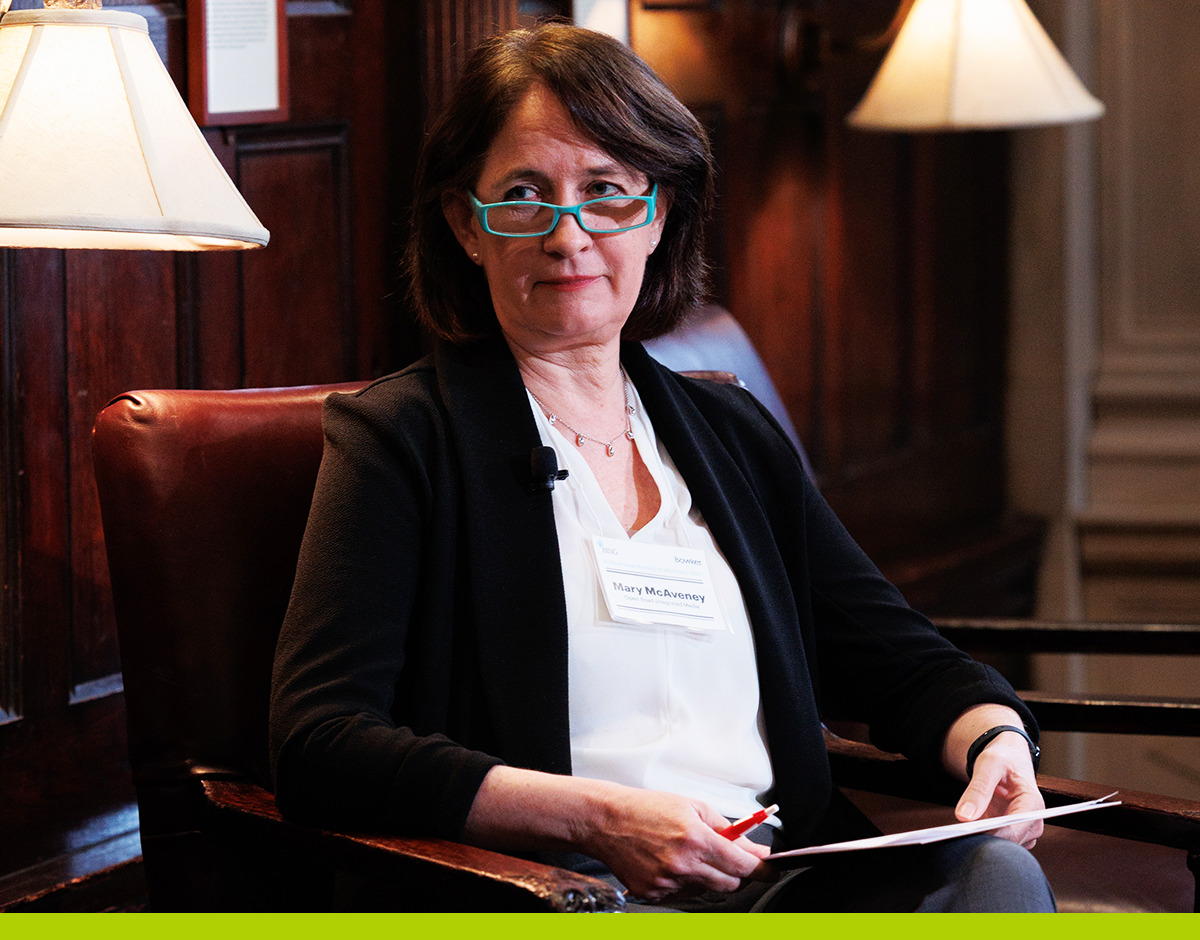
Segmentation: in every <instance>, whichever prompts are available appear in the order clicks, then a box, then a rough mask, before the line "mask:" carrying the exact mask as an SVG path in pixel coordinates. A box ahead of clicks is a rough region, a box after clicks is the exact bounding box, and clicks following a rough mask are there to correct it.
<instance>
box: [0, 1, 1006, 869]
mask: <svg viewBox="0 0 1200 940" xmlns="http://www.w3.org/2000/svg"><path fill="white" fill-rule="evenodd" d="M141 6H142V8H143V9H144V10H145V12H146V14H147V16H148V17H149V18H151V19H152V21H153V25H154V30H153V33H154V34H155V35H157V36H158V38H159V45H160V52H161V53H162V54H163V55H164V58H165V60H166V62H167V65H168V68H169V70H170V72H171V73H172V75H173V76H174V77H175V78H176V81H177V83H179V84H180V86H181V87H182V86H183V82H184V80H185V76H186V74H187V69H186V63H185V62H184V61H183V59H182V57H183V55H184V50H185V48H186V43H185V42H184V41H183V38H184V29H185V27H186V22H185V18H184V13H183V9H182V7H183V5H182V4H180V3H167V2H146V3H143V4H141ZM287 6H288V39H289V44H290V62H289V68H290V76H291V102H290V105H291V108H290V114H291V119H290V121H289V122H287V123H285V124H280V125H270V126H248V127H232V128H220V127H218V128H209V129H207V131H206V135H207V137H208V139H209V141H210V143H211V144H212V146H213V147H214V150H215V151H216V152H217V154H218V156H219V157H220V159H221V160H222V161H223V163H224V165H225V166H226V168H227V169H228V170H229V172H230V174H231V175H232V176H233V178H234V180H235V181H236V182H237V183H238V184H239V186H240V187H241V189H242V192H243V193H244V195H245V196H246V199H247V201H248V202H249V204H250V205H251V206H252V207H253V208H254V210H255V211H256V212H257V213H258V215H259V217H260V218H261V219H262V221H263V223H264V224H265V225H266V226H267V228H268V229H269V230H270V231H271V244H270V246H269V247H268V248H267V249H266V250H263V251H257V252H244V253H237V254H225V253H217V254H204V255H182V254H181V255H171V254H156V253H147V252H133V253H120V252H112V253H103V252H83V251H79V252H69V253H68V252H62V251H49V250H25V251H19V252H18V251H13V250H5V251H0V343H2V344H3V357H2V359H0V402H2V408H0V455H2V456H0V495H2V497H3V505H4V508H5V511H4V514H3V515H2V516H0V520H2V522H0V524H2V526H3V551H4V558H3V561H4V570H5V582H4V583H5V590H4V594H3V607H2V608H0V800H2V801H3V804H4V806H5V817H6V818H5V823H4V838H2V839H0V876H2V875H3V874H4V872H7V871H12V870H14V869H16V868H22V867H27V866H30V865H32V864H34V863H36V862H39V861H41V860H43V859H46V858H49V857H51V856H53V855H54V854H56V853H58V852H61V851H63V850H64V848H65V845H66V843H65V842H64V838H65V836H64V833H66V832H67V831H69V830H70V829H71V828H72V827H76V828H78V827H80V826H84V825H85V824H86V823H87V822H88V820H89V819H93V818H96V817H97V814H103V813H104V812H105V811H108V810H112V809H114V808H118V807H121V806H124V805H127V804H128V803H129V802H130V801H131V800H132V788H131V785H130V781H129V778H128V770H127V768H126V767H125V766H124V764H125V753H124V741H123V728H124V715H123V702H122V695H121V693H120V674H119V658H118V650H117V648H116V641H115V630H114V626H113V619H112V611H111V602H110V600H109V596H108V584H107V567H106V564H105V558H104V548H103V540H102V534H101V528H100V520H99V513H98V509H97V504H96V497H95V490H94V483H93V480H92V470H91V458H90V450H89V433H90V428H91V424H92V420H93V418H94V416H95V413H96V412H97V411H98V410H99V408H100V407H102V406H103V404H104V403H105V401H107V400H108V399H109V398H110V397H111V396H113V395H115V394H117V393H119V392H122V391H125V390H127V389H131V388H138V387H154V386H159V387H161V386H179V387H214V388H215V387H238V386H261V385H280V384H302V383H317V382H330V381H337V380H342V379H350V378H358V377H368V376H372V375H378V374H382V373H384V372H387V371H390V370H392V369H394V368H398V367H399V366H401V365H403V364H405V363H406V362H408V361H410V360H411V359H413V358H415V357H416V356H417V355H418V354H419V353H420V351H421V350H422V348H423V344H424V341H423V339H422V337H421V336H420V334H419V333H418V331H417V329H416V327H415V326H414V324H413V320H412V317H411V316H410V315H409V314H408V313H407V311H406V308H405V306H404V302H403V297H402V293H401V291H400V285H399V284H398V282H397V279H396V276H395V269H396V260H397V251H398V248H399V245H400V242H401V240H402V237H403V231H404V222H405V214H406V207H407V204H408V202H409V199H410V180H411V178H412V172H413V165H414V161H415V153H416V149H417V143H418V141H419V139H420V134H421V130H422V127H423V125H424V121H425V118H426V114H427V112H428V110H429V108H430V107H436V105H437V103H439V102H440V101H441V100H442V98H443V97H444V95H445V93H446V90H447V88H448V87H449V85H450V83H451V82H452V80H453V77H454V75H455V74H456V73H457V70H458V68H459V66H460V64H461V62H462V59H463V57H464V55H465V53H466V51H467V50H468V49H469V47H470V46H471V45H472V44H473V43H474V41H475V40H476V39H477V38H479V37H481V36H483V35H485V34H487V33H489V32H492V31H494V30H498V29H502V28H507V27H508V26H511V25H513V24H515V23H516V22H518V21H519V16H518V6H517V2H516V0H403V2H396V0H353V2H352V3H351V2H350V0H343V2H336V0H292V2H289V3H288V5H287ZM653 6H654V8H651V6H650V5H646V6H645V7H643V5H642V3H641V2H640V0H632V2H631V6H630V10H631V13H632V40H633V43H634V46H635V48H636V49H637V50H638V51H639V52H640V53H642V54H643V55H644V56H645V57H646V58H647V59H648V60H649V61H650V62H651V64H652V65H654V66H655V67H656V68H657V69H658V70H659V71H660V72H661V73H662V74H663V75H664V77H665V78H666V79H667V80H668V82H670V83H671V84H673V85H674V86H675V87H676V89H677V90H678V91H679V93H680V94H681V96H682V97H683V98H684V100H685V101H687V102H688V103H689V104H690V105H692V106H693V107H695V108H696V110H697V113H698V114H700V115H701V117H702V118H703V119H704V120H706V121H707V123H708V124H709V125H710V127H711V128H712V129H713V132H714V140H715V142H716V146H717V150H718V157H719V159H720V162H721V184H720V185H721V201H720V205H719V207H718V214H717V218H716V220H715V222H714V225H713V228H712V233H711V234H712V239H711V242H712V245H713V250H714V257H715V259H716V261H717V264H718V267H717V277H716V286H717V292H718V299H720V300H721V301H723V302H725V303H726V304H727V305H728V306H729V307H731V309H732V310H733V311H734V313H735V314H736V315H737V316H738V318H739V319H740V320H741V322H742V323H743V324H744V325H745V327H746V328H747V330H748V331H749V332H750V334H751V336H752V337H753V339H754V340H755V342H756V343H757V345H758V346H759V349H760V350H761V352H762V354H763V356H764V357H765V359H766V360H767V363H768V366H769V367H770V369H771V371H772V373H773V375H774V377H775V379H776V381H777V382H778V383H779V385H780V390H781V392H782V394H783V396H784V398H785V401H786V402H787V403H788V406H789V408H790V410H791V412H792V415H793V417H794V419H795V420H796V423H797V425H798V427H799V428H800V431H801V434H802V435H803V437H804V439H805V441H806V443H807V444H808V446H809V448H810V450H811V452H812V455H813V457H814V460H815V462H816V464H817V466H818V468H819V470H820V474H821V479H822V483H823V485H824V486H825V489H826V492H827V493H828V494H829V496H830V499H831V500H832V502H833V503H834V505H835V507H836V508H837V509H838V511H839V512H840V513H841V514H842V515H843V517H844V518H845V519H846V520H847V522H848V524H849V526H850V528H851V531H852V532H853V533H854V534H855V535H856V536H858V537H859V538H860V540H862V541H863V542H864V543H865V544H867V545H868V547H870V548H871V549H872V550H874V551H875V552H876V553H880V554H882V555H883V556H885V557H887V556H889V555H890V556H891V558H892V562H893V568H894V569H895V570H899V569H896V567H895V566H896V565H901V564H903V563H904V562H905V559H906V558H908V557H911V556H912V554H913V550H914V546H930V549H929V550H930V551H936V550H938V549H939V546H940V545H942V544H944V543H945V541H946V540H947V539H952V537H957V533H960V532H962V531H964V530H968V529H971V528H972V527H978V526H984V527H986V526H988V525H990V524H991V523H992V522H994V521H995V520H996V519H997V518H998V517H999V516H1000V515H1001V514H1002V513H1003V508H1004V493H1003V482H1002V477H1001V460H1000V440H1001V435H1000V431H1001V428H1000V408H999V388H1000V376H1001V371H1002V368H1003V362H1002V349H1003V346H1002V343H1001V342H1000V337H1001V334H1002V332H1003V310H1004V303H1005V297H1004V289H1003V285H1004V245H1005V238H1006V234H1005V194H1004V185H1003V180H1004V169H1005V153H1006V150H1005V144H1004V139H1003V138H1002V137H1000V136H998V135H990V136H989V135H974V136H970V135H968V136H962V137H955V138H939V139H937V140H934V139H931V138H912V137H901V136H897V135H881V136H868V135H861V134H855V133H852V132H849V131H847V130H846V129H845V128H844V126H843V125H842V115H844V113H845V111H846V110H848V109H849V107H850V106H851V105H852V104H853V101H854V99H855V98H856V97H857V95H858V93H859V92H860V91H861V89H862V88H863V87H864V86H865V83H866V80H867V78H868V77H869V75H870V72H871V70H872V69H873V68H874V65H875V61H876V60H875V59H872V57H870V56H865V57H864V56H862V55H860V54H857V53H852V52H849V51H847V49H845V48H840V47H837V45H836V42H835V41H834V40H831V39H830V38H829V37H831V36H832V37H835V39H836V37H837V36H838V35H844V36H849V37H853V36H855V35H863V34H869V33H870V32H872V31H877V30H879V29H881V28H882V27H883V26H884V25H886V22H887V20H888V18H889V17H890V15H891V13H892V11H893V10H894V8H895V0H862V2H855V3H853V4H851V3H835V2H820V3H815V4H805V6H811V7H813V8H815V9H817V10H819V11H821V12H822V15H824V16H826V17H832V16H835V15H838V11H839V10H841V11H842V12H843V13H844V14H845V15H846V17H848V18H844V19H843V20H841V21H839V22H836V23H835V22H833V21H832V20H828V21H827V23H826V25H833V26H835V27H836V28H835V29H833V30H824V31H822V30H821V29H816V28H812V27H808V28H803V29H798V30H797V29H795V28H794V27H795V25H796V23H797V22H798V21H797V20H796V19H795V17H794V16H793V15H792V14H793V13H794V12H795V10H793V9H790V8H789V6H788V4H787V3H760V2H753V0H720V2H715V0H714V2H711V3H704V4H700V3H694V4H690V5H686V4H685V5H684V6H686V7H687V8H686V9H678V8H677V9H666V8H662V5H661V4H654V5H653ZM831 11H832V12H831ZM922 550H923V549H922ZM906 552H907V555H906ZM995 612H999V611H995Z"/></svg>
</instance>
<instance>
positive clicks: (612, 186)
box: [590, 182, 624, 199]
mask: <svg viewBox="0 0 1200 940" xmlns="http://www.w3.org/2000/svg"><path fill="white" fill-rule="evenodd" d="M623 193H624V190H623V189H622V188H621V187H620V186H618V185H617V184H616V183H607V182H598V183H593V184H592V185H591V189H590V194H591V197H592V198H593V199H599V198H600V197H601V196H620V195H622V194H623Z"/></svg>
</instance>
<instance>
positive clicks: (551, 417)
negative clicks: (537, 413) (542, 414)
mask: <svg viewBox="0 0 1200 940" xmlns="http://www.w3.org/2000/svg"><path fill="white" fill-rule="evenodd" d="M546 420H547V421H549V422H550V427H554V423H555V422H556V421H558V415H556V414H553V413H551V414H548V415H546Z"/></svg>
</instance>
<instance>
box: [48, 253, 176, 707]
mask: <svg viewBox="0 0 1200 940" xmlns="http://www.w3.org/2000/svg"><path fill="white" fill-rule="evenodd" d="M66 259H67V260H66V297H65V299H66V320H67V343H66V378H67V382H66V392H67V414H68V421H69V439H68V454H67V461H68V463H67V466H68V468H69V469H68V474H69V484H68V501H69V502H68V514H69V520H70V521H69V524H67V530H68V531H69V533H70V553H69V556H68V557H67V558H65V559H64V563H65V565H66V570H67V571H68V572H69V575H70V578H71V584H72V592H71V608H72V616H71V624H72V629H71V633H70V638H71V659H70V662H71V677H70V689H71V695H72V698H79V697H83V698H87V697H90V696H91V695H94V694H96V693H98V692H100V691H111V690H112V689H114V688H117V689H119V687H120V686H119V678H116V674H117V673H119V672H120V669H121V666H120V657H119V653H118V649H117V637H116V625H115V622H114V620H113V613H112V600H111V597H110V594H109V584H108V562H107V560H106V558H105V554H104V534H103V530H102V528H101V525H100V506H99V502H98V501H97V497H96V484H95V477H94V474H93V471H92V455H91V433H92V422H93V421H94V420H95V417H96V413H97V412H98V411H99V410H100V409H101V408H102V407H103V406H104V404H105V403H106V402H107V401H108V400H109V399H111V398H112V397H113V396H114V395H118V394H120V393H121V392H123V391H126V390H128V389H130V388H146V387H151V388H153V387H161V386H168V387H169V386H173V385H175V384H176V381H177V378H176V365H177V356H176V322H175V259H174V258H173V257H172V255H171V254H169V253H166V252H142V251H73V252H67V253H66ZM114 285H120V290H114V289H113V286H114ZM64 522H65V520H64ZM110 677H112V678H110ZM105 680H107V681H105ZM97 682H100V683H101V688H95V687H91V686H90V684H91V683H97Z"/></svg>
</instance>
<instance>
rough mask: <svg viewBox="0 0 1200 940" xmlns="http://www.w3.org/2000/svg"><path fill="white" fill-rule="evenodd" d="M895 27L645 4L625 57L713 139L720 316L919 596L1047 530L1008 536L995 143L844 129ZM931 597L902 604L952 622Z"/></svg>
mask: <svg viewBox="0 0 1200 940" xmlns="http://www.w3.org/2000/svg"><path fill="white" fill-rule="evenodd" d="M897 6H898V4H897V3H896V2H895V0H861V2H856V3H836V2H826V3H805V2H791V3H789V2H781V3H777V4H763V3H757V2H754V0H721V2H719V3H706V4H699V3H697V4H659V3H653V2H642V0H635V2H634V3H633V4H632V5H631V11H632V16H631V42H632V45H633V47H634V48H635V50H636V51H637V52H638V53H639V54H640V55H642V57H643V58H645V59H646V60H647V61H648V62H649V63H650V64H651V65H652V66H653V67H654V68H655V70H656V71H658V73H659V74H660V75H662V76H663V77H664V79H665V80H666V81H667V82H668V84H670V85H671V86H672V87H673V88H674V89H675V91H676V93H677V94H679V95H680V97H681V98H682V99H683V100H684V101H685V102H686V103H687V104H688V105H689V106H690V107H692V108H693V109H694V110H695V112H696V113H697V114H698V115H700V116H701V118H702V119H704V120H706V121H707V123H708V124H709V127H710V130H711V131H712V135H713V140H714V145H715V149H716V152H717V157H718V162H719V165H720V179H719V217H718V230H717V232H716V238H715V239H714V243H713V253H714V261H715V263H716V266H717V278H716V289H717V293H718V299H719V300H720V301H721V302H723V303H724V304H725V305H727V306H728V307H729V308H730V309H731V310H732V311H733V313H734V315H735V316H736V317H737V318H738V320H739V321H740V322H741V323H742V325H743V326H744V327H745V328H746V330H747V331H748V332H749V333H750V335H751V337H752V339H753V340H754V341H755V344H756V345H757V347H758V348H759V350H760V351H761V352H762V354H763V357H764V359H765V360H766V362H767V365H768V368H769V369H770V371H771V374H772V376H773V377H774V379H775V381H776V383H777V384H778V385H779V390H780V393H781V395H782V397H783V399H784V401H785V403H786V404H787V406H788V408H789V411H790V413H791V415H792V417H793V419H794V421H795V423H796V426H797V429H798V431H799V433H800V436H801V438H802V439H803V440H804V442H805V445H806V447H807V448H808V449H809V451H810V456H811V457H812V460H813V463H814V465H815V467H816V470H817V472H818V476H819V477H820V482H821V486H822V489H823V491H824V492H825V494H826V496H827V497H828V499H829V500H830V502H831V503H832V505H833V506H834V508H835V509H836V511H837V512H838V514H839V515H840V516H841V518H842V519H843V521H844V522H845V523H846V524H847V526H848V528H849V529H850V531H851V533H852V534H853V535H855V537H856V538H858V539H859V541H860V542H862V543H863V545H864V547H866V548H867V549H868V551H869V552H870V553H871V554H872V555H873V556H874V557H876V558H877V560H879V561H881V562H883V563H884V565H885V569H886V570H887V571H888V572H889V573H890V574H892V575H894V576H895V577H897V578H898V579H904V578H909V579H910V581H911V579H912V578H917V579H920V578H922V577H924V575H922V574H921V573H920V569H922V567H923V568H924V569H926V570H927V571H928V572H929V573H932V572H933V570H934V569H937V568H938V567H939V566H940V567H941V569H942V571H943V574H945V573H946V572H947V571H948V570H949V568H947V566H950V567H954V566H955V565H960V566H961V563H962V562H963V561H964V560H965V559H966V558H967V557H975V558H977V559H978V557H979V556H980V553H981V552H982V553H983V554H984V555H987V554H988V553H989V552H990V551H992V549H996V548H999V546H1000V545H1001V544H1008V545H1009V546H1010V547H1015V546H1018V545H1019V546H1020V547H1019V548H1015V550H1016V552H1017V555H1023V556H1025V560H1026V561H1028V554H1027V553H1028V552H1029V551H1031V550H1033V546H1034V545H1035V544H1036V541H1037V539H1036V529H1037V526H1036V525H1034V526H1028V527H1027V526H1024V525H1022V526H1018V527H1017V529H1014V530H1012V531H1010V532H1007V533H1005V532H1003V531H1002V530H1003V529H1004V528H1005V526H1006V525H1007V522H1006V521H1005V516H1006V513H1005V509H1006V494H1005V483H1004V464H1003V450H1002V444H1003V434H1002V431H1003V401H1002V392H1003V381H1004V322H1005V315H1006V306H1007V293H1006V281H1007V269H1006V249H1007V189H1006V179H1007V153H1008V140H1007V137H1006V135H1004V134H1002V133H996V132H993V133H973V134H941V135H932V134H924V135H913V134H895V133H869V132H862V131H856V130H852V129H850V128H848V127H847V126H846V125H845V123H844V118H845V115H846V114H847V112H848V111H849V110H850V109H851V108H852V107H853V106H854V104H855V103H856V102H857V101H858V99H859V98H860V96H861V95H862V93H863V91H864V90H865V89H866V86H867V84H868V82H869V80H870V78H871V76H872V75H873V74H874V71H875V69H876V68H877V67H878V64H879V61H880V59H881V55H882V54H881V52H879V51H876V52H868V51H864V49H863V44H864V42H867V41H869V40H870V39H871V38H872V37H874V36H877V35H879V34H882V33H883V32H884V31H885V29H886V27H887V25H888V23H889V21H890V19H891V17H892V15H893V14H894V13H895V10H896V7H897ZM1018 529H1019V530H1020V531H1017V530H1018ZM989 541H990V542H991V545H992V549H987V550H985V549H984V548H983V544H984V543H985V542H989ZM956 553H957V554H958V555H959V556H960V557H959V558H958V559H957V560H955V559H954V557H953V556H954V555H955V554H956ZM1009 561H1010V562H1013V563H1017V559H1016V557H1015V556H1014V557H1012V558H1010V560H1009ZM1008 563H1009V562H1002V564H1008ZM958 570H959V574H960V575H961V573H962V569H961V567H959V569H958ZM950 580H953V579H952V578H951V579H950ZM962 583H963V585H964V587H965V586H966V585H967V584H968V583H970V580H969V579H962ZM943 586H944V585H943ZM977 586H978V585H976V586H974V587H970V588H966V591H965V593H970V592H971V591H974V590H976V588H977ZM935 594H936V596H935ZM935 594H931V593H929V592H927V591H923V590H917V589H916V587H915V586H914V593H913V594H912V595H910V597H911V599H913V600H915V601H916V600H919V601H921V602H922V603H934V604H937V605H941V606H942V607H943V609H945V608H948V607H950V606H954V605H956V604H957V603H958V600H955V601H949V600H948V598H947V596H946V594H945V592H944V590H942V589H941V588H939V589H938V592H935ZM961 599H962V598H960V599H959V600H961ZM979 600H981V601H982V602H983V603H984V604H988V603H998V602H999V601H998V597H997V596H992V597H989V598H988V600H986V601H983V599H982V596H980V597H979ZM979 612H981V613H982V612H983V611H982V610H980V611H979ZM993 612H995V613H999V612H1000V611H999V610H994V611H993Z"/></svg>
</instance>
